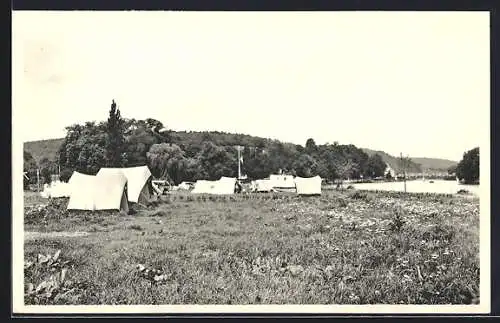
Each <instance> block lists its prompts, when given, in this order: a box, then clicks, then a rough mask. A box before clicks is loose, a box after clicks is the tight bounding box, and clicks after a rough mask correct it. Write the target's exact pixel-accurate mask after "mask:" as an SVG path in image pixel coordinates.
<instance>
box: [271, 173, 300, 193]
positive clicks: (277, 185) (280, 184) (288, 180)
mask: <svg viewBox="0 0 500 323" xmlns="http://www.w3.org/2000/svg"><path fill="white" fill-rule="evenodd" d="M269 180H270V181H271V185H272V187H273V188H274V189H276V190H278V191H294V190H295V181H294V179H293V176H292V175H274V174H273V175H270V176H269Z"/></svg>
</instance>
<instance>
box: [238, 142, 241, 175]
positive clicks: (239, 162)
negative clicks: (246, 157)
mask: <svg viewBox="0 0 500 323" xmlns="http://www.w3.org/2000/svg"><path fill="white" fill-rule="evenodd" d="M240 178H241V157H240V146H238V179H240Z"/></svg>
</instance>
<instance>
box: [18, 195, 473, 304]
mask: <svg viewBox="0 0 500 323" xmlns="http://www.w3.org/2000/svg"><path fill="white" fill-rule="evenodd" d="M25 198H27V199H28V198H29V199H32V197H29V196H26V197H25ZM54 203H55V206H54V207H52V209H51V210H50V212H46V213H44V216H43V219H42V218H40V219H38V218H36V216H35V215H34V214H31V215H30V216H29V217H26V214H25V231H33V232H53V231H64V232H89V233H90V234H89V235H85V236H80V237H66V236H64V237H58V236H57V235H49V236H44V235H41V234H38V236H37V237H36V238H35V237H30V239H26V240H25V262H34V261H35V262H36V259H37V257H39V256H38V255H39V254H40V255H48V254H50V255H52V254H54V253H57V250H61V253H60V255H61V256H60V257H63V258H64V259H65V260H66V259H67V261H68V262H69V264H68V265H67V266H68V269H67V272H66V273H65V277H66V279H67V280H69V281H71V282H72V284H77V286H79V287H78V288H77V289H76V290H77V292H75V293H76V294H72V295H70V296H67V297H53V296H50V297H44V296H43V295H45V294H43V295H42V294H41V295H42V296H36V297H35V296H30V297H27V298H26V302H27V304H85V305H91V304H92V305H93V304H110V305H111V304H377V303H384V304H450V303H451V304H470V303H474V302H477V300H478V298H477V297H478V289H479V200H478V199H476V198H474V199H464V198H461V197H459V196H438V195H432V194H408V195H404V194H401V193H390V192H378V193H367V192H360V191H345V192H336V191H324V192H323V194H322V195H321V196H314V197H301V196H297V195H296V194H277V193H272V194H237V195H231V196H207V195H204V194H201V195H199V194H194V195H191V194H189V193H179V194H172V195H170V196H168V197H167V198H166V200H165V201H163V202H161V203H156V204H155V205H153V206H150V207H148V208H144V207H138V206H133V207H132V209H134V208H136V211H137V213H136V214H133V215H120V214H119V213H118V212H94V213H91V212H88V211H87V212H86V211H71V212H70V211H65V205H64V204H65V203H61V202H57V203H56V202H53V201H52V202H49V206H48V207H51V204H54ZM66 203H67V201H66ZM57 207H59V208H60V210H61V211H60V214H57V212H56V211H57ZM33 212H35V211H33ZM39 259H40V257H39ZM138 268H140V269H141V270H143V271H140V270H138ZM144 268H153V269H157V270H160V271H161V272H162V275H159V276H155V279H154V280H148V279H146V278H145V277H146V276H145V275H144V274H141V273H144V272H145V271H147V270H145V269H144ZM50 274H51V273H49V272H44V271H43V270H41V269H40V268H39V267H35V266H32V267H29V268H28V267H27V268H25V286H29V284H32V286H35V287H37V286H39V285H40V284H41V283H42V282H43V281H44V280H45V279H47V277H48V276H49V275H50ZM156 277H161V279H160V278H158V279H156ZM82 286H83V287H82ZM26 288H27V289H28V287H26ZM68 288H69V287H68ZM50 295H53V294H50Z"/></svg>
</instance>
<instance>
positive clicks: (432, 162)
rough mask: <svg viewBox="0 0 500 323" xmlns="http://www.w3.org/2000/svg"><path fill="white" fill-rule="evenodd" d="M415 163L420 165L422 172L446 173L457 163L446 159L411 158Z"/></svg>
mask: <svg viewBox="0 0 500 323" xmlns="http://www.w3.org/2000/svg"><path fill="white" fill-rule="evenodd" d="M411 159H412V160H413V161H414V162H415V163H417V164H420V168H421V169H422V170H423V171H436V172H446V171H447V170H448V168H450V167H451V166H456V165H457V164H458V162H456V161H453V160H448V159H439V158H426V157H412V158H411Z"/></svg>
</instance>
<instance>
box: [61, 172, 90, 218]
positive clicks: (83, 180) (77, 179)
mask: <svg viewBox="0 0 500 323" xmlns="http://www.w3.org/2000/svg"><path fill="white" fill-rule="evenodd" d="M94 179H95V176H92V175H86V174H82V173H79V172H76V171H75V172H73V175H71V178H70V179H69V181H68V184H69V188H70V192H69V194H70V195H69V202H68V207H67V209H68V210H90V211H92V210H94V209H95V204H94Z"/></svg>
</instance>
